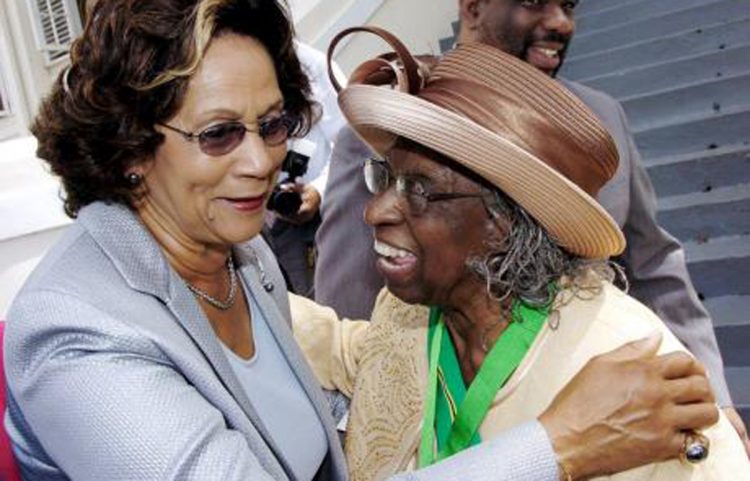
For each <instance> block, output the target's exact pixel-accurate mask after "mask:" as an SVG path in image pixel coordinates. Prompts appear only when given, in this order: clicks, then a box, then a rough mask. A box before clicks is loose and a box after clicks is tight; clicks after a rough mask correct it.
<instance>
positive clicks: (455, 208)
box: [365, 146, 509, 306]
mask: <svg viewBox="0 0 750 481" xmlns="http://www.w3.org/2000/svg"><path fill="white" fill-rule="evenodd" d="M388 162H389V164H390V169H391V171H392V173H393V176H394V177H399V176H401V177H402V178H406V179H407V182H408V183H412V185H413V182H418V183H419V185H420V187H419V189H420V190H421V189H424V192H426V193H428V194H436V193H465V194H478V195H479V197H477V196H475V197H465V198H457V199H451V200H444V201H437V202H427V203H426V206H425V207H424V211H423V212H418V210H419V209H414V207H413V206H414V202H413V201H410V200H409V196H410V195H413V194H409V193H408V192H403V193H401V192H397V190H398V189H397V188H396V187H395V186H392V187H391V188H389V189H388V190H386V191H384V192H382V193H380V194H378V195H376V196H374V197H373V199H372V200H371V201H370V202H369V204H368V206H367V209H366V210H365V221H366V222H367V223H368V224H369V225H370V226H372V227H373V228H374V236H375V251H376V253H377V255H378V261H377V268H378V270H379V271H380V273H381V274H382V275H383V277H384V278H385V282H386V285H387V286H388V289H389V290H390V291H391V292H393V293H394V294H395V295H396V296H398V297H399V298H401V299H403V300H404V301H406V302H410V303H420V304H435V305H442V306H446V305H450V304H451V303H452V302H454V301H455V300H456V299H457V298H458V297H461V296H463V295H465V293H466V292H467V288H468V290H469V291H475V289H476V286H477V282H478V278H477V277H476V275H475V274H474V273H472V272H471V271H470V270H469V269H468V268H467V260H468V259H470V258H472V257H475V256H482V255H484V254H486V253H487V251H488V246H489V245H490V241H492V242H493V243H496V242H497V241H498V240H502V239H503V238H504V237H505V236H506V235H507V232H508V230H507V228H508V227H509V226H508V225H507V224H505V223H504V222H503V221H502V220H500V221H499V220H498V219H496V218H494V217H491V216H490V215H488V211H487V208H486V207H485V202H486V201H485V200H484V199H483V198H481V196H483V195H486V194H488V192H487V190H486V189H482V187H481V186H480V185H479V184H477V183H476V182H474V181H472V180H471V179H469V178H468V177H466V176H464V175H463V174H461V173H459V172H457V171H455V170H453V169H452V168H451V167H450V166H448V165H446V164H445V163H442V162H438V161H437V160H435V159H433V158H431V157H430V154H429V152H427V151H425V150H424V149H413V148H410V147H406V148H402V147H398V146H397V147H396V148H394V149H393V150H392V151H391V153H390V155H389V156H388ZM422 205H425V204H424V203H422ZM415 210H417V212H415Z"/></svg>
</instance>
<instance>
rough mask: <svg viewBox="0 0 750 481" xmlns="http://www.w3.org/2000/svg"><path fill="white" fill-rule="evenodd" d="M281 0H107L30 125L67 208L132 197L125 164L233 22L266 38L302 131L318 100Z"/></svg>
mask: <svg viewBox="0 0 750 481" xmlns="http://www.w3.org/2000/svg"><path fill="white" fill-rule="evenodd" d="M283 1H284V0H147V1H144V0H99V1H98V3H97V5H96V7H95V8H94V10H93V11H92V12H91V16H90V18H89V20H88V22H87V24H86V28H85V31H84V33H83V35H82V37H81V38H79V39H78V40H76V42H75V43H74V44H73V47H72V49H71V54H70V56H71V65H70V67H69V68H68V69H67V70H65V71H63V72H62V73H61V74H60V76H59V78H58V81H57V82H56V83H55V85H54V87H53V89H52V92H51V93H50V94H49V96H48V97H47V98H46V99H45V100H44V102H43V103H42V106H41V108H40V111H39V114H38V115H37V117H36V119H35V121H34V123H33V125H32V127H31V131H32V132H33V134H34V135H35V136H36V138H37V140H38V142H39V144H38V145H39V147H38V149H37V155H38V156H39V157H40V158H42V159H44V160H46V161H47V162H48V163H49V164H50V166H51V169H52V172H53V173H55V174H56V175H58V176H60V177H61V179H62V183H63V187H64V189H65V199H64V200H65V212H66V214H68V215H69V216H70V217H75V216H76V215H77V213H78V211H79V210H80V209H81V208H82V207H84V206H86V205H87V204H90V203H92V202H94V201H99V200H100V201H105V202H110V203H122V204H125V205H128V206H132V203H133V199H134V189H135V187H134V186H133V185H131V184H129V183H128V182H127V180H126V179H125V172H126V170H127V169H128V168H130V167H132V166H134V165H137V164H139V163H140V162H142V161H144V160H145V159H148V158H149V157H151V155H152V154H153V153H154V152H155V150H156V148H157V147H158V146H159V145H160V144H161V143H162V142H163V140H164V136H163V135H162V134H160V133H159V132H157V131H156V130H155V129H154V125H155V124H156V123H159V122H163V121H165V120H167V119H169V118H170V117H171V116H173V115H174V114H175V113H176V112H177V110H178V109H179V108H180V106H181V104H182V101H183V99H184V96H185V91H186V88H187V83H188V81H189V79H190V76H191V75H192V74H193V73H194V72H195V71H196V69H197V67H198V65H199V63H200V61H201V59H202V58H203V55H204V53H205V51H206V48H207V46H208V44H209V42H210V40H211V39H212V38H214V37H216V36H217V35H220V34H223V33H225V32H232V33H237V34H241V35H247V36H250V37H253V38H255V39H257V40H258V41H260V42H261V43H262V44H263V45H264V46H265V48H266V49H267V50H268V53H269V54H270V55H271V58H272V59H273V63H274V66H275V69H276V74H277V77H278V80H279V86H280V88H281V92H282V94H283V96H284V108H285V109H286V110H287V111H288V112H290V113H292V114H296V116H297V117H298V118H299V119H300V122H299V124H298V126H297V128H296V129H295V131H294V132H293V134H294V135H304V134H305V133H306V132H307V131H308V129H309V127H310V125H311V123H312V122H313V120H314V119H313V118H314V112H315V108H314V107H315V104H314V103H313V102H312V101H311V100H310V98H309V96H310V84H309V81H308V79H307V77H306V76H305V74H304V73H303V70H302V68H301V66H300V63H299V60H298V58H297V55H296V53H295V51H294V45H293V37H294V29H293V26H292V24H291V22H290V20H289V17H288V13H287V6H286V4H285V3H284V4H282V3H279V2H283Z"/></svg>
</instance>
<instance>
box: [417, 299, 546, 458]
mask: <svg viewBox="0 0 750 481" xmlns="http://www.w3.org/2000/svg"><path fill="white" fill-rule="evenodd" d="M511 312H512V314H511V322H510V323H509V324H508V327H507V328H506V329H505V331H504V332H503V333H502V335H501V336H500V338H499V339H498V340H497V342H496V343H495V345H494V346H493V347H492V349H491V350H490V352H489V353H488V354H487V357H486V358H485V359H484V362H483V363H482V366H481V367H480V368H479V372H478V373H477V375H476V377H475V378H474V381H473V382H472V383H471V386H469V389H468V390H466V386H465V384H464V382H463V376H462V375H461V369H460V366H459V364H458V358H457V356H456V352H455V348H454V346H453V343H452V342H451V340H450V336H449V335H447V334H446V327H445V322H444V321H443V315H442V312H441V310H440V308H437V307H431V308H430V327H429V329H428V341H427V342H428V346H429V356H430V358H429V370H428V379H427V393H426V396H425V409H424V419H423V423H422V440H421V444H420V447H419V466H420V467H425V466H429V465H431V464H433V463H435V462H437V461H440V460H442V459H445V458H447V457H449V456H452V455H453V454H455V453H457V452H459V451H463V450H464V449H466V448H468V447H469V446H473V445H476V444H478V443H479V442H480V441H481V440H480V438H479V432H478V431H479V426H480V425H481V423H482V421H483V420H484V418H485V416H486V415H487V411H488V410H489V407H490V405H491V404H492V401H493V400H494V399H495V396H496V395H497V392H498V391H499V390H500V388H502V387H503V385H505V383H506V382H507V380H508V379H509V378H510V376H511V375H512V374H513V372H514V371H515V370H516V368H517V367H518V365H519V364H520V363H521V361H522V360H523V358H524V356H525V355H526V353H527V352H528V350H529V348H530V347H531V345H532V344H533V343H534V339H536V336H537V334H538V333H539V331H540V330H541V329H542V326H543V325H544V322H545V320H546V319H547V316H548V314H549V307H548V306H547V307H542V308H534V307H531V306H528V305H526V304H523V303H521V302H515V303H514V304H513V308H512V310H511ZM438 388H440V389H438ZM456 407H457V408H456ZM436 432H437V436H436Z"/></svg>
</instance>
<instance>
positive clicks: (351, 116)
mask: <svg viewBox="0 0 750 481" xmlns="http://www.w3.org/2000/svg"><path fill="white" fill-rule="evenodd" d="M339 103H340V105H341V109H342V111H343V113H344V115H345V116H346V117H347V119H348V120H349V123H350V124H351V125H352V127H353V128H354V129H355V131H356V132H357V133H358V135H359V136H360V137H361V138H362V139H363V140H364V141H365V142H366V143H367V144H368V145H369V146H370V148H372V149H373V150H374V151H375V152H376V153H378V154H380V155H383V154H385V153H386V152H387V151H388V150H389V149H390V148H391V147H392V145H393V142H394V141H395V138H396V137H398V136H401V137H405V138H407V139H410V140H412V141H414V142H417V143H419V144H422V145H424V146H426V147H429V148H430V149H433V150H435V151H437V152H440V153H441V154H443V155H446V156H448V157H450V158H452V159H454V160H456V161H457V162H459V163H461V164H463V165H464V166H466V167H468V168H470V169H471V170H473V171H474V172H476V173H477V174H479V175H481V176H482V177H483V178H485V179H486V180H488V181H489V182H491V183H492V184H494V185H496V186H497V187H498V188H500V190H502V191H503V192H504V193H505V194H507V195H508V196H510V197H511V198H512V199H513V200H514V201H516V202H517V203H518V204H519V205H520V206H521V207H523V208H524V209H525V210H526V211H527V212H528V213H529V214H530V215H531V216H533V217H534V218H535V219H536V220H537V222H539V223H540V224H541V225H542V227H544V228H545V229H546V230H547V232H548V233H549V234H550V235H551V236H552V238H553V239H554V240H555V241H556V242H557V243H558V244H560V246H562V247H563V248H565V249H566V250H568V251H569V252H571V253H573V254H575V255H578V256H581V257H584V258H587V259H605V258H608V257H611V256H615V255H618V254H620V253H621V252H622V251H623V250H624V249H625V237H624V236H623V234H622V231H621V230H620V229H619V227H618V226H617V224H616V223H615V221H614V220H613V219H612V217H610V215H609V214H608V213H607V212H606V211H605V210H604V208H603V207H602V206H601V205H599V203H598V202H597V201H596V200H594V199H593V198H592V197H591V196H589V195H588V194H587V193H586V192H584V191H583V190H582V189H580V188H579V187H578V186H577V185H575V184H574V183H573V182H571V181H570V180H568V179H567V178H565V177H564V176H563V175H561V174H560V173H558V172H557V171H556V170H554V169H552V168H551V167H550V166H548V165H547V164H545V163H544V162H543V161H541V160H540V159H538V158H537V157H536V156H534V155H532V154H531V153H529V152H527V151H525V150H524V149H522V148H520V147H518V146H517V145H515V144H513V143H511V142H510V141H509V140H507V139H505V138H503V137H501V136H500V135H497V134H495V133H494V132H492V131H490V130H488V129H486V128H484V127H482V126H481V125H478V124H476V123H474V122H472V121H471V120H469V119H467V118H465V117H462V116H460V115H458V114H456V113H454V112H451V111H449V110H446V109H444V108H442V107H439V106H437V105H435V104H432V103H430V102H427V101H425V100H423V99H421V98H419V97H416V96H414V95H409V94H406V93H402V92H399V91H396V90H391V89H387V88H382V87H375V86H370V85H354V86H351V87H348V88H346V89H344V91H342V92H341V94H340V95H339Z"/></svg>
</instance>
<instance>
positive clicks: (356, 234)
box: [315, 81, 731, 405]
mask: <svg viewBox="0 0 750 481" xmlns="http://www.w3.org/2000/svg"><path fill="white" fill-rule="evenodd" d="M563 83H564V84H565V85H566V86H567V87H568V88H569V89H570V90H571V91H572V92H573V93H574V94H576V95H577V96H578V97H579V98H580V99H581V100H582V101H583V102H584V103H585V104H586V105H588V106H589V108H590V109H591V110H592V111H593V112H594V113H595V114H596V115H597V116H598V117H599V119H600V120H601V121H602V123H603V124H604V126H605V127H606V128H607V129H608V130H609V132H610V134H611V135H612V137H613V138H614V139H615V143H616V144H617V151H618V153H619V155H620V164H619V167H618V169H617V172H616V173H615V176H614V177H613V178H612V180H611V181H610V182H608V183H607V184H606V185H605V186H604V188H603V189H602V190H601V192H600V193H599V196H598V200H599V202H600V203H601V204H602V206H604V208H605V209H606V210H607V211H608V212H609V213H610V214H611V215H612V217H613V218H614V219H615V221H616V222H617V224H618V225H619V226H620V228H622V230H623V233H624V234H625V238H626V239H627V243H628V246H627V250H626V252H625V254H624V255H623V257H622V261H623V263H624V265H625V268H626V270H627V273H628V278H629V280H630V286H631V290H630V294H631V295H632V296H633V297H635V298H636V299H638V300H639V301H641V302H642V303H644V304H645V305H647V306H649V307H650V308H651V309H653V310H654V312H656V314H658V315H659V317H660V318H661V319H662V320H663V321H664V322H665V323H666V324H667V325H668V326H669V328H670V329H671V330H672V332H674V334H675V335H676V336H677V338H678V339H679V340H680V341H682V343H683V344H685V346H686V347H687V348H688V349H689V350H690V351H691V352H692V353H693V354H695V356H696V357H697V358H698V359H700V360H701V362H703V364H705V365H706V368H707V369H708V371H709V373H710V375H711V384H712V385H713V387H714V390H715V391H716V395H717V398H718V401H719V403H720V404H721V405H731V399H730V397H729V390H728V388H727V384H726V381H725V379H724V366H723V363H722V360H721V355H720V354H719V347H718V344H717V342H716V336H715V334H714V331H713V326H712V324H711V318H710V317H709V316H708V313H707V312H706V310H705V309H704V308H703V306H702V305H701V303H700V301H699V300H698V296H697V294H696V292H695V289H694V288H693V284H692V282H691V281H690V275H689V274H688V271H687V266H686V263H685V251H684V250H683V249H682V246H681V245H680V243H679V242H678V241H677V240H676V239H675V238H674V237H672V236H671V235H669V233H667V232H666V231H665V230H664V229H662V228H661V227H659V225H658V223H657V221H656V196H655V194H654V190H653V187H652V186H651V180H650V179H649V178H648V174H647V173H646V170H645V169H644V167H643V164H642V163H641V159H640V156H639V154H638V149H637V148H636V146H635V141H634V140H633V136H632V134H631V133H630V129H629V127H628V124H627V120H626V118H625V113H624V112H623V110H622V107H621V106H620V104H619V103H618V102H617V101H616V100H615V99H613V98H612V97H610V96H608V95H606V94H604V93H602V92H598V91H595V90H593V89H590V88H588V87H584V86H583V85H580V84H576V83H573V82H567V81H563ZM335 145H336V146H335V148H334V151H333V154H332V155H331V164H330V171H329V175H328V184H327V186H326V195H325V197H324V199H323V204H322V206H321V216H322V219H323V220H322V223H321V225H320V228H319V229H318V234H317V237H316V244H317V248H318V260H317V265H316V270H315V300H316V301H318V302H319V303H321V304H325V305H328V306H331V307H333V308H334V309H335V310H336V312H337V313H338V314H339V315H340V316H342V317H349V318H353V319H367V318H369V316H370V312H372V306H373V305H374V303H375V297H376V296H377V294H378V292H379V291H380V289H381V288H382V286H383V279H382V278H381V277H380V275H379V274H378V272H377V271H376V270H375V253H374V252H373V250H372V232H371V230H370V228H369V227H367V225H365V223H364V221H363V220H362V211H363V210H364V208H365V205H366V204H367V201H368V200H369V198H370V194H369V193H368V192H367V187H366V186H365V183H364V176H363V175H362V165H363V162H364V160H365V159H366V158H368V157H369V156H370V155H371V153H370V150H369V149H368V148H367V146H365V145H364V144H363V143H362V142H361V141H360V140H359V139H358V138H357V136H356V135H355V134H354V132H353V131H352V130H351V129H350V128H348V127H347V128H344V129H343V130H342V131H341V132H340V133H339V136H338V138H337V139H336V144H335Z"/></svg>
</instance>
